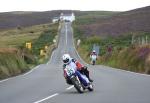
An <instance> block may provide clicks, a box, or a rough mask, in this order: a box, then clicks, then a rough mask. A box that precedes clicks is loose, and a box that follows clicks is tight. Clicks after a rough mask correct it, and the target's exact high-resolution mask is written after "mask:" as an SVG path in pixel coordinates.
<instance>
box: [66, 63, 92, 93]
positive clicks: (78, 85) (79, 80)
mask: <svg viewBox="0 0 150 103" xmlns="http://www.w3.org/2000/svg"><path fill="white" fill-rule="evenodd" d="M64 71H65V73H66V76H67V78H69V79H70V81H71V82H72V84H73V85H74V87H75V89H76V90H77V91H78V92H79V93H83V92H84V90H85V89H88V90H89V91H93V90H94V88H93V84H92V83H91V82H90V81H89V80H88V78H87V77H86V76H85V75H83V74H81V73H80V72H79V71H75V70H74V69H73V68H72V67H70V66H68V65H67V66H66V68H65V69H64Z"/></svg>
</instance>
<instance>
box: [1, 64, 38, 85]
mask: <svg viewBox="0 0 150 103" xmlns="http://www.w3.org/2000/svg"><path fill="white" fill-rule="evenodd" d="M39 66H40V65H38V66H36V67H34V68H33V69H32V70H30V71H29V72H27V73H25V74H20V75H18V76H14V77H10V78H7V79H4V80H1V81H0V83H2V82H5V81H8V80H10V79H13V78H16V77H19V76H25V75H28V74H30V73H31V72H33V71H34V70H35V69H37V68H39Z"/></svg>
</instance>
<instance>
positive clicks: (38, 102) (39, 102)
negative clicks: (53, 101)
mask: <svg viewBox="0 0 150 103" xmlns="http://www.w3.org/2000/svg"><path fill="white" fill-rule="evenodd" d="M57 95H59V94H58V93H55V94H53V95H51V96H48V97H46V98H44V99H41V100H39V101H36V102H34V103H41V102H43V101H45V100H48V99H50V98H53V97H55V96H57Z"/></svg>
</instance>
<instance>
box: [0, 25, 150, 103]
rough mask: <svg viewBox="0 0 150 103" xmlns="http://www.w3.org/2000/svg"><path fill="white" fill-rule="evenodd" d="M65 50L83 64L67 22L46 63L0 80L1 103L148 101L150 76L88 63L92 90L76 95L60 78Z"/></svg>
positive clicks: (121, 102)
mask: <svg viewBox="0 0 150 103" xmlns="http://www.w3.org/2000/svg"><path fill="white" fill-rule="evenodd" d="M64 53H69V54H70V55H71V56H72V57H74V58H76V59H77V60H80V61H81V62H82V63H83V64H84V62H83V61H82V60H81V58H80V57H79V56H78V54H77V52H76V50H75V48H74V44H73V31H72V27H71V24H70V23H65V24H64V25H63V26H62V28H61V31H60V36H59V44H58V48H57V49H55V50H54V52H53V54H52V56H51V59H50V60H49V62H48V63H47V64H41V65H39V66H37V67H35V68H34V69H33V70H32V71H30V72H28V73H26V74H24V75H20V76H17V77H13V78H9V79H7V80H3V81H0V103H150V76H147V75H141V74H137V73H132V72H126V71H122V70H118V69H113V68H110V67H106V66H101V65H96V66H91V65H88V68H89V70H90V74H91V77H92V79H94V91H93V92H88V91H86V92H85V93H83V94H79V93H78V92H77V91H76V90H75V89H74V88H73V86H70V85H67V84H66V82H65V80H64V78H63V71H62V60H61V57H62V55H63V54H64Z"/></svg>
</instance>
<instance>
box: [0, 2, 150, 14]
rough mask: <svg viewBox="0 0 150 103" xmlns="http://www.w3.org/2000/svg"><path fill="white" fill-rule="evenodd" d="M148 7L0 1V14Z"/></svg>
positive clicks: (132, 4)
mask: <svg viewBox="0 0 150 103" xmlns="http://www.w3.org/2000/svg"><path fill="white" fill-rule="evenodd" d="M145 6H150V0H0V12H8V11H49V10H82V11H88V10H91V11H92V10H105V11H128V10H132V9H136V8H140V7H145Z"/></svg>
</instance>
